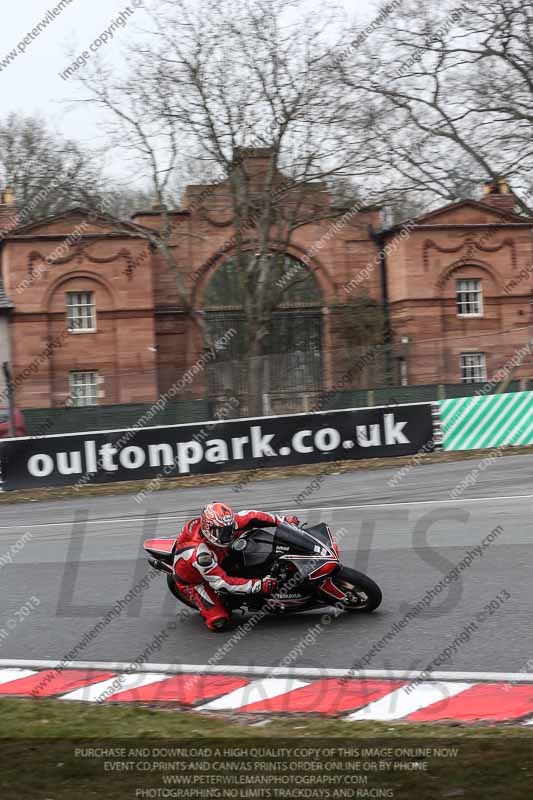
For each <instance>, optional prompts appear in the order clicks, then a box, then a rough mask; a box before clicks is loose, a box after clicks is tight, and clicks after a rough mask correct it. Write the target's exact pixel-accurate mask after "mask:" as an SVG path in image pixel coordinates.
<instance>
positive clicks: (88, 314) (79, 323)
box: [67, 292, 96, 333]
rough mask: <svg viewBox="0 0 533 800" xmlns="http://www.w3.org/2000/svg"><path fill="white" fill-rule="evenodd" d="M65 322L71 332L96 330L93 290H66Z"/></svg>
mask: <svg viewBox="0 0 533 800" xmlns="http://www.w3.org/2000/svg"><path fill="white" fill-rule="evenodd" d="M67 322H68V329H69V331H70V332H71V333H75V332H77V331H95V330H96V308H95V305H94V292H67Z"/></svg>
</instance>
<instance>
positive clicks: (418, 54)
mask: <svg viewBox="0 0 533 800" xmlns="http://www.w3.org/2000/svg"><path fill="white" fill-rule="evenodd" d="M532 33H533V17H532V15H531V8H530V7H529V6H528V5H527V4H524V3H521V2H520V0H487V1H486V2H484V3H481V4H477V5H476V4H474V5H469V6H468V7H467V6H466V5H465V4H464V3H463V4H460V3H458V2H454V0H444V2H441V0H439V2H437V0H430V2H428V3H424V4H420V3H417V2H414V0H406V2H404V3H402V4H401V5H400V6H398V7H397V8H396V9H395V10H394V12H393V13H392V14H391V15H390V16H389V18H388V19H387V21H386V23H385V24H384V25H383V26H382V28H381V29H380V31H378V32H377V33H376V34H375V36H374V37H373V38H372V42H371V43H370V42H367V43H366V46H364V47H362V48H360V49H358V51H357V53H355V54H353V55H352V56H351V57H349V58H346V59H344V60H341V61H340V62H338V63H337V64H336V70H337V72H338V74H339V76H340V78H341V80H342V81H343V83H344V84H345V86H346V88H347V90H348V91H351V92H352V93H353V96H356V97H357V98H359V100H360V99H361V98H366V100H365V102H367V103H368V104H369V105H370V106H372V107H373V108H374V119H375V125H374V132H375V134H376V136H375V137H374V138H373V139H372V142H373V143H374V145H376V146H374V148H373V150H374V152H373V156H374V163H375V167H376V172H377V173H378V174H380V175H382V176H383V175H385V174H388V177H389V180H390V181H392V182H393V183H394V186H395V188H396V189H397V190H399V191H400V192H402V193H405V196H407V197H408V196H409V193H411V194H413V195H418V197H424V198H426V202H427V203H429V204H431V202H432V201H433V202H438V203H442V201H443V200H444V201H452V200H456V199H458V198H459V197H461V196H465V194H471V193H472V192H473V191H474V187H475V186H479V185H480V184H481V182H482V181H483V180H487V179H496V178H497V177H498V176H499V175H505V176H506V177H507V178H509V179H510V181H511V183H512V185H513V187H514V188H515V189H516V190H517V192H518V195H520V193H526V197H524V198H523V199H522V209H523V211H525V212H526V213H529V212H530V210H531V208H532V207H533V202H532V198H531V194H530V191H529V185H528V183H529V179H528V171H529V164H530V161H531V157H532V155H533V136H532V134H533V125H532V123H533V112H532V108H533V38H532ZM348 140H349V130H347V139H346V141H347V143H348Z"/></svg>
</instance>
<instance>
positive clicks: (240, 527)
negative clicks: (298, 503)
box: [174, 503, 299, 631]
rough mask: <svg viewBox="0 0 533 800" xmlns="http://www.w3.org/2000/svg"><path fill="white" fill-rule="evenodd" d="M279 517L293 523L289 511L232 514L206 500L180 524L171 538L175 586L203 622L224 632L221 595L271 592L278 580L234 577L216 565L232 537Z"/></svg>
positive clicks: (295, 521)
mask: <svg viewBox="0 0 533 800" xmlns="http://www.w3.org/2000/svg"><path fill="white" fill-rule="evenodd" d="M280 521H285V522H288V523H290V524H292V525H298V524H299V519H298V517H294V516H286V517H280V516H278V515H277V514H269V513H268V512H266V511H240V512H238V513H234V512H233V511H232V510H231V508H230V507H229V506H228V505H226V504H225V503H210V504H209V505H207V506H206V507H205V508H204V510H203V511H202V514H201V515H200V516H199V517H196V518H194V519H191V520H189V521H188V522H186V523H185V525H184V526H183V528H182V530H181V533H180V534H179V535H178V538H177V540H176V548H175V556H174V579H175V581H176V586H177V588H178V589H180V591H182V592H183V593H184V594H186V595H187V597H188V598H189V599H190V600H191V601H192V602H193V603H194V604H195V605H196V606H197V608H198V610H199V611H200V613H201V615H202V617H203V619H204V621H205V623H206V625H207V627H208V628H209V629H210V630H212V631H224V630H226V629H227V628H228V627H229V626H230V624H231V612H230V611H229V610H228V609H227V608H226V607H225V606H224V603H223V602H222V599H221V597H220V595H221V594H223V593H225V592H231V593H238V594H254V593H256V592H259V593H261V594H265V595H267V594H272V592H274V591H275V590H276V586H277V581H276V580H275V579H274V578H272V577H270V576H267V577H265V578H255V579H250V580H248V579H247V578H236V577H233V576H231V575H228V574H227V573H226V572H225V570H224V569H223V568H222V566H221V564H222V561H223V560H224V558H225V556H226V555H227V550H228V548H229V547H230V546H231V543H232V542H233V540H234V539H235V538H237V537H238V536H240V535H241V534H242V533H244V532H245V531H248V530H251V529H253V528H268V527H275V526H276V525H278V524H279V522H280Z"/></svg>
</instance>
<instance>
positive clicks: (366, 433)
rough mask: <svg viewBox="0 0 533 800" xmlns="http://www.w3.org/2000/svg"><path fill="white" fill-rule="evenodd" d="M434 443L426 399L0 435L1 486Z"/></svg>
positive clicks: (426, 447)
mask: <svg viewBox="0 0 533 800" xmlns="http://www.w3.org/2000/svg"><path fill="white" fill-rule="evenodd" d="M420 450H423V451H424V452H429V451H430V450H433V418H432V412H431V404H429V403H427V404H426V403H423V404H414V405H406V406H388V407H384V408H363V409H354V410H348V411H331V412H324V413H317V414H292V415H289V416H283V417H257V418H256V419H239V420H234V421H213V422H204V423H196V424H194V425H170V426H163V427H156V428H131V429H129V430H124V431H103V432H101V433H98V432H88V433H77V434H70V435H65V436H43V437H35V438H32V437H28V438H20V439H8V440H6V441H4V442H0V463H1V468H2V480H3V484H2V485H3V488H4V489H6V490H13V489H28V488H35V487H41V486H75V485H79V486H84V485H86V484H90V483H114V482H116V481H131V480H138V479H148V480H150V479H163V478H166V477H172V476H175V475H204V474H209V473H213V472H226V471H231V470H243V469H258V468H261V467H282V466H287V465H291V464H316V463H328V462H330V461H339V460H344V459H362V458H387V457H391V456H405V455H412V454H414V453H417V452H418V451H420Z"/></svg>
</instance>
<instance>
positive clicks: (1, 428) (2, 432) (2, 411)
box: [0, 408, 27, 439]
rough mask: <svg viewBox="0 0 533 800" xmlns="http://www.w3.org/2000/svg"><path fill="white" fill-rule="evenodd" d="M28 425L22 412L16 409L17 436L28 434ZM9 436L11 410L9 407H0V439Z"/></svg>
mask: <svg viewBox="0 0 533 800" xmlns="http://www.w3.org/2000/svg"><path fill="white" fill-rule="evenodd" d="M26 435H27V433H26V426H25V425H24V417H23V416H22V412H21V411H19V410H18V408H16V409H15V436H26ZM8 436H9V412H8V410H7V408H0V439H6V438H7V437H8Z"/></svg>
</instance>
